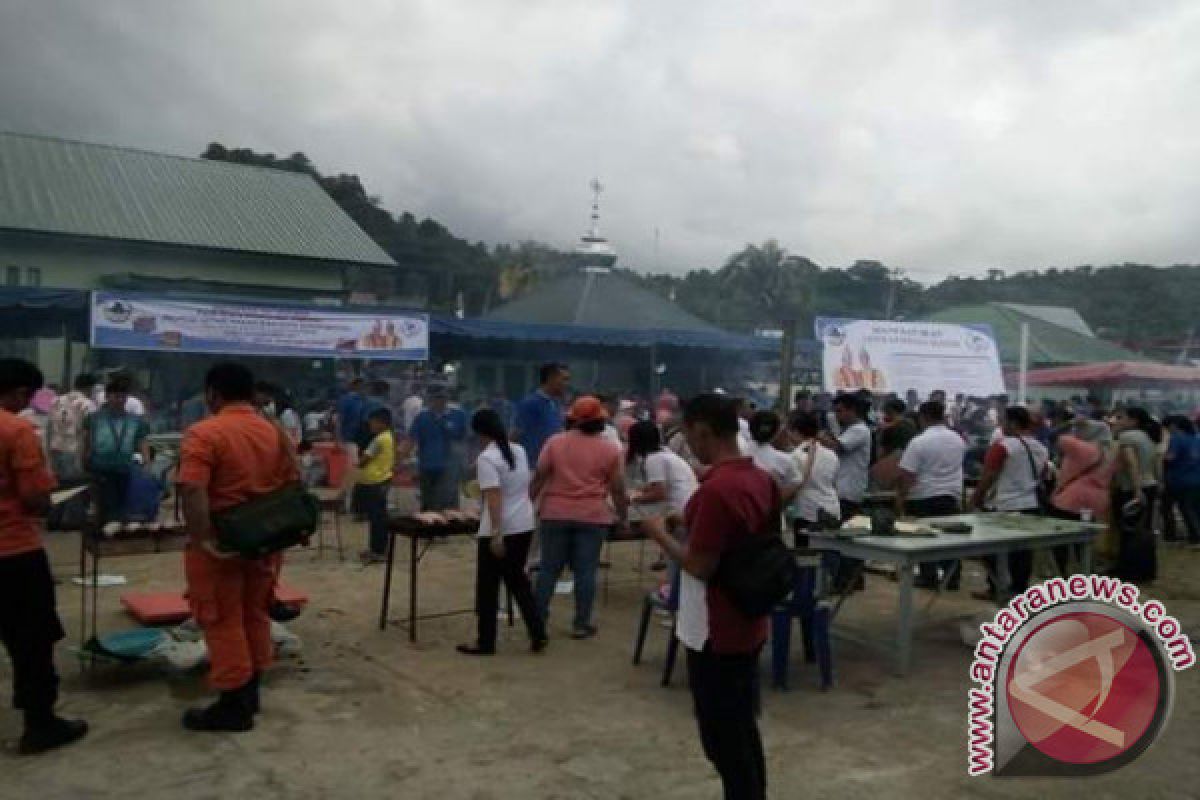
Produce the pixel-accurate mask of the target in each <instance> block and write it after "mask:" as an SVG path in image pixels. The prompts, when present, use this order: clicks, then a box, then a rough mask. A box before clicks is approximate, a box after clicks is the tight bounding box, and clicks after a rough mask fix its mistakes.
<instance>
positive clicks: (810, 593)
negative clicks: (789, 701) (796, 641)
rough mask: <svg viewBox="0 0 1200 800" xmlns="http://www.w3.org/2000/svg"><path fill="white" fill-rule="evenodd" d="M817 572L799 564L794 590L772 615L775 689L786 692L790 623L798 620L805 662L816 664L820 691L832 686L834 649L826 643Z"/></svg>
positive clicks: (824, 610) (825, 620)
mask: <svg viewBox="0 0 1200 800" xmlns="http://www.w3.org/2000/svg"><path fill="white" fill-rule="evenodd" d="M818 574H819V568H818V566H817V564H816V563H815V562H814V563H809V564H805V563H801V565H800V569H799V571H798V573H797V576H796V588H795V590H794V591H793V592H792V596H791V598H790V599H789V600H787V601H786V602H784V603H781V604H780V605H779V606H778V607H776V609H775V611H774V612H773V613H772V614H771V678H772V684H773V685H774V687H775V688H776V689H781V690H784V691H786V690H787V688H788V664H789V662H790V660H791V645H792V620H793V619H797V618H798V619H799V620H800V633H801V639H802V640H803V643H804V660H805V661H806V662H808V663H812V662H814V661H815V662H816V664H817V671H818V674H819V676H820V682H819V685H820V687H821V689H822V690H825V689H829V688H830V687H832V686H833V648H832V647H831V645H830V641H829V617H830V609H829V606H828V605H827V604H826V603H824V602H822V601H820V600H819V599H818V591H817V577H818Z"/></svg>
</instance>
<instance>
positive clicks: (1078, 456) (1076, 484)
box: [1050, 434, 1116, 522]
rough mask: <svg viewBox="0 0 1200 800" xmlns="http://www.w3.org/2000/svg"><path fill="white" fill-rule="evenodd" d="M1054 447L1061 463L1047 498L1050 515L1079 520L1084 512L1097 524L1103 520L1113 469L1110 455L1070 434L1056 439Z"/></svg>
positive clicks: (1105, 518)
mask: <svg viewBox="0 0 1200 800" xmlns="http://www.w3.org/2000/svg"><path fill="white" fill-rule="evenodd" d="M1057 447H1058V452H1059V453H1060V454H1061V456H1062V463H1061V464H1060V465H1059V467H1058V484H1057V486H1056V487H1055V489H1054V495H1053V497H1051V499H1050V504H1051V515H1052V516H1055V517H1059V518H1061V519H1079V518H1080V512H1082V511H1083V510H1085V509H1087V510H1089V511H1091V512H1092V517H1093V518H1094V519H1095V520H1096V521H1097V522H1105V521H1107V520H1108V503H1109V489H1108V487H1109V484H1110V483H1111V482H1112V474H1113V470H1114V469H1115V468H1116V459H1115V458H1113V454H1112V453H1110V452H1108V451H1107V450H1105V449H1104V448H1103V446H1101V445H1097V444H1095V443H1092V442H1085V441H1084V440H1083V439H1080V438H1078V437H1076V436H1072V435H1070V434H1063V435H1062V436H1059V437H1058V442H1057Z"/></svg>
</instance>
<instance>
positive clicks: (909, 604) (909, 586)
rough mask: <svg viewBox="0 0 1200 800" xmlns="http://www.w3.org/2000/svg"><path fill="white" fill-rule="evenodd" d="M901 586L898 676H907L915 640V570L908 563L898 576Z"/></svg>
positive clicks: (897, 644) (897, 651)
mask: <svg viewBox="0 0 1200 800" xmlns="http://www.w3.org/2000/svg"><path fill="white" fill-rule="evenodd" d="M896 579H897V583H899V586H900V607H899V609H898V611H897V618H896V621H897V626H896V669H897V672H898V674H900V675H902V676H903V675H907V674H908V670H909V667H910V666H911V664H912V638H913V569H912V564H909V563H907V562H905V563H902V564H901V565H900V572H899V574H898V575H897V576H896Z"/></svg>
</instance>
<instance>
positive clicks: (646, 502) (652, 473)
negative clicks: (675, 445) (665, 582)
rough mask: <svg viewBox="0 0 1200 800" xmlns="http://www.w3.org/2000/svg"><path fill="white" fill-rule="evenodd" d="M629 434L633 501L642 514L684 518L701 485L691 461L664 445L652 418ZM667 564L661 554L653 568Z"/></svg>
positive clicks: (628, 467)
mask: <svg viewBox="0 0 1200 800" xmlns="http://www.w3.org/2000/svg"><path fill="white" fill-rule="evenodd" d="M628 435H629V447H628V449H627V450H626V451H625V476H626V481H627V485H629V486H633V487H634V491H633V492H631V493H630V495H629V502H630V504H631V505H632V506H633V508H635V509H636V510H637V511H638V512H639V513H640V515H641V516H642V517H649V516H664V517H666V518H667V519H668V520H680V519H682V518H683V508H684V506H686V505H687V501H688V500H690V499H691V497H692V492H694V491H696V486H697V485H698V484H697V481H696V473H695V472H694V471H693V470H692V467H691V465H690V464H688V462H686V461H684V460H683V458H681V457H680V456H679V455H678V454H676V453H675V452H673V451H671V450H669V449H667V448H666V447H663V444H662V434H661V433H659V430H658V426H657V425H655V424H654V423H653V422H651V421H649V420H643V421H642V422H638V423H635V424H634V425H631V426H630V428H629V434H628ZM672 533H673V534H674V535H675V536H676V538H681V537H682V532H681V531H679V530H672ZM666 566H667V561H666V558H665V557H663V556H662V555H661V554H660V556H659V559H658V560H657V561H655V562H654V563H653V564H652V565H651V569H654V570H656V571H657V570H662V569H665V568H666Z"/></svg>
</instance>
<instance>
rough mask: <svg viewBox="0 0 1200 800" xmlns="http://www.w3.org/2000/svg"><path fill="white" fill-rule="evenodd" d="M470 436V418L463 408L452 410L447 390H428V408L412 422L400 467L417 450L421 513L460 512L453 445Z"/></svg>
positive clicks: (401, 450)
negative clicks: (468, 426)
mask: <svg viewBox="0 0 1200 800" xmlns="http://www.w3.org/2000/svg"><path fill="white" fill-rule="evenodd" d="M466 436H467V415H466V414H464V413H463V411H462V409H460V408H449V407H447V404H446V390H445V389H444V388H442V387H437V386H435V387H433V388H432V389H430V390H429V402H428V403H427V405H426V408H425V409H424V410H423V411H421V413H419V414H417V416H416V418H414V419H413V423H412V426H411V427H410V428H409V429H408V439H407V441H405V442H404V444H403V445H402V446H401V447H400V452H399V453H398V454H397V456H396V461H397V463H399V462H401V461H403V460H404V459H406V458H408V457H409V455H410V454H411V453H412V451H413V448H414V447H415V448H416V450H417V474H418V477H419V485H420V488H421V510H422V511H443V510H445V509H448V508H458V470H456V469H454V465H453V463H452V461H451V459H452V458H453V455H454V445H455V444H456V443H458V442H462V441H463V440H464V439H466Z"/></svg>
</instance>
